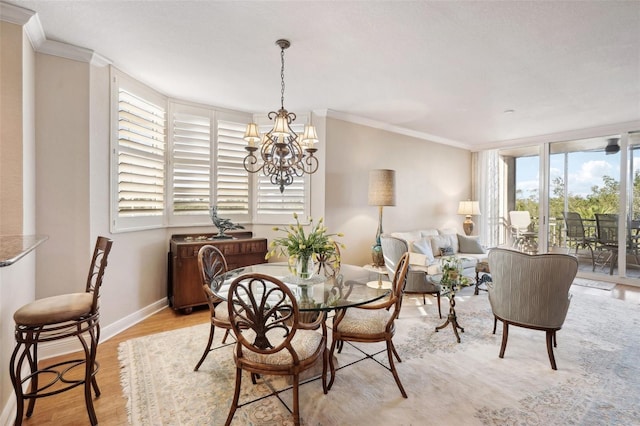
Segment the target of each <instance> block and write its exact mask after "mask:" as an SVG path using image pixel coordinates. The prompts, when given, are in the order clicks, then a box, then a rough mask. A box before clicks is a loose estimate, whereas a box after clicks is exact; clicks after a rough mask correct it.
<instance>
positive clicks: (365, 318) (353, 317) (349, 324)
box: [338, 308, 391, 334]
mask: <svg viewBox="0 0 640 426" xmlns="http://www.w3.org/2000/svg"><path fill="white" fill-rule="evenodd" d="M390 316H391V313H390V312H389V311H387V310H386V309H359V308H350V309H347V313H346V314H345V315H344V318H342V321H340V324H338V331H340V332H341V333H357V334H378V333H383V332H384V331H385V329H386V327H387V323H388V322H389V317H390Z"/></svg>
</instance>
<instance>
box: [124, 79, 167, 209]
mask: <svg viewBox="0 0 640 426" xmlns="http://www.w3.org/2000/svg"><path fill="white" fill-rule="evenodd" d="M165 119H166V118H165V108H164V107H163V106H161V105H158V104H156V103H154V102H151V101H148V100H146V99H144V98H143V97H142V96H140V95H138V94H136V93H134V92H133V91H131V90H127V89H125V88H123V87H119V89H118V132H117V135H118V144H117V158H118V164H117V187H118V194H117V197H118V209H117V210H118V217H136V216H162V215H163V212H164V176H165V174H164V173H165V172H164V165H165Z"/></svg>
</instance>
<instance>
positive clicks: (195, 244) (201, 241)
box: [167, 231, 267, 314]
mask: <svg viewBox="0 0 640 426" xmlns="http://www.w3.org/2000/svg"><path fill="white" fill-rule="evenodd" d="M227 234H229V235H231V236H233V237H234V238H233V239H228V240H216V239H213V236H214V235H216V234H187V235H184V234H183V235H172V236H171V241H170V243H169V256H168V257H169V265H168V275H169V276H168V279H167V282H168V290H167V293H168V297H169V305H170V306H171V307H172V308H173V309H175V310H180V311H182V312H183V313H187V314H188V313H191V311H192V309H193V307H194V306H200V305H206V304H207V301H206V299H205V296H204V293H203V291H202V278H201V275H200V270H199V268H198V250H200V247H202V246H204V245H206V244H210V245H213V246H215V247H217V248H218V249H220V251H221V252H222V254H224V257H225V259H226V260H227V266H228V267H229V269H235V268H240V267H242V266H248V265H255V264H257V263H264V262H266V260H265V258H264V256H265V255H266V254H267V239H266V238H253V234H252V232H248V231H231V232H228V233H227Z"/></svg>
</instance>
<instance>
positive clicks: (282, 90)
mask: <svg viewBox="0 0 640 426" xmlns="http://www.w3.org/2000/svg"><path fill="white" fill-rule="evenodd" d="M280 64H281V66H280V107H281V108H282V109H284V47H281V48H280Z"/></svg>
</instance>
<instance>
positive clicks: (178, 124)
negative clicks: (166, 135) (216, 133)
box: [171, 104, 212, 216]
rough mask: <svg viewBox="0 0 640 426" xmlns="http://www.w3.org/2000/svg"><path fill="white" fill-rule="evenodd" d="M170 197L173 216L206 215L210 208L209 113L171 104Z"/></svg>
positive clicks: (210, 132) (204, 110)
mask: <svg viewBox="0 0 640 426" xmlns="http://www.w3.org/2000/svg"><path fill="white" fill-rule="evenodd" d="M172 108H173V114H172V121H171V137H172V145H171V146H172V150H171V165H172V169H171V172H172V186H171V197H172V206H173V214H174V215H178V216H179V215H198V214H199V215H202V214H208V211H209V206H210V204H211V157H212V155H211V146H212V143H211V139H212V137H211V135H212V131H211V115H212V113H211V111H209V110H206V109H201V108H193V107H187V106H183V105H178V104H173V105H172Z"/></svg>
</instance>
